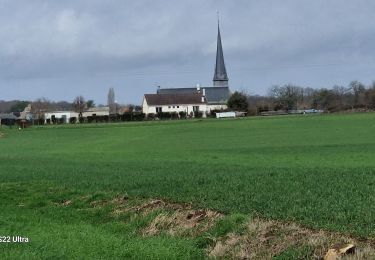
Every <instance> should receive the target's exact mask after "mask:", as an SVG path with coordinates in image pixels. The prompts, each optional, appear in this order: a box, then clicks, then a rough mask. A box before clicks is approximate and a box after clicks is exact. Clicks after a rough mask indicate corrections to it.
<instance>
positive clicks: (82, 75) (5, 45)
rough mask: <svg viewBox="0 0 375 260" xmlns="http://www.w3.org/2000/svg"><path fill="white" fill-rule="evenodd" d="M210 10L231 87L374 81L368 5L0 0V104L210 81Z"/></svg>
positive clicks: (123, 97)
mask: <svg viewBox="0 0 375 260" xmlns="http://www.w3.org/2000/svg"><path fill="white" fill-rule="evenodd" d="M216 10H220V17H221V28H222V37H223V45H224V55H225V58H226V64H227V67H228V68H227V69H228V74H229V77H230V85H231V86H232V88H234V89H236V88H247V89H249V91H250V92H256V93H265V92H266V89H267V88H268V87H269V86H270V85H271V84H275V83H280V84H282V83H288V82H295V83H301V84H307V85H310V86H319V87H320V86H327V87H329V86H330V85H332V84H334V83H339V84H341V83H343V84H344V83H345V82H346V83H348V81H350V80H352V79H359V80H363V81H364V82H367V83H368V82H370V81H371V80H372V78H371V77H372V75H371V73H370V71H371V70H372V71H373V69H374V64H373V60H374V56H375V53H374V49H373V48H372V46H374V44H375V34H374V28H375V20H374V19H373V18H372V16H373V13H374V11H375V2H374V1H371V0H358V1H349V0H348V1H339V0H330V1H324V0H316V1H307V0H302V1H301V0H286V1H278V0H264V1H255V0H253V1H245V0H239V1H224V0H221V1H214V0H208V1H198V0H191V1H163V0H162V1H151V0H149V1H145V0H144V1H122V0H110V1H99V0H90V1H88V0H81V1H72V0H71V1H43V0H34V1H26V0H25V1H18V0H13V1H11V0H9V1H8V0H0V24H1V25H2V26H1V27H0V70H1V73H0V99H12V98H24V99H34V98H37V97H39V96H47V97H49V98H52V99H65V98H66V99H71V98H72V97H74V95H77V94H80V93H86V94H87V95H93V96H92V97H91V98H94V99H96V100H97V101H98V102H105V94H106V91H107V88H108V87H109V86H110V85H115V86H114V87H115V91H116V94H117V95H118V96H119V97H118V99H119V100H120V101H121V102H123V103H126V102H139V100H140V99H141V97H142V94H143V93H145V92H150V91H154V88H155V85H156V84H161V85H165V86H169V87H171V86H191V85H195V84H196V83H198V82H200V83H202V84H206V85H208V84H211V80H212V73H213V65H214V55H215V40H216V13H215V12H216ZM361 63H362V64H361ZM330 64H331V65H332V64H338V65H337V66H329V65H330ZM358 64H361V66H359V65H358ZM363 64H365V65H366V66H364V65H363ZM309 65H322V67H324V66H325V65H327V66H326V67H324V70H323V69H314V68H311V67H309ZM288 66H290V67H292V68H296V70H293V69H282V68H283V67H288ZM351 66H352V67H351ZM263 68H264V69H263ZM359 68H361V69H359ZM340 71H341V72H340ZM374 79H375V77H374ZM10 88H12V89H10ZM61 88H63V89H64V91H61ZM103 93H104V94H103ZM64 95H65V96H64Z"/></svg>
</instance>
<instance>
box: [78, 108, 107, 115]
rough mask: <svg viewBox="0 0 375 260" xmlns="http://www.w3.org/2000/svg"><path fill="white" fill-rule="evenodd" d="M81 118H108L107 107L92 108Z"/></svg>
mask: <svg viewBox="0 0 375 260" xmlns="http://www.w3.org/2000/svg"><path fill="white" fill-rule="evenodd" d="M82 116H83V117H89V116H109V107H92V108H89V109H87V110H85V111H84V112H83V113H82Z"/></svg>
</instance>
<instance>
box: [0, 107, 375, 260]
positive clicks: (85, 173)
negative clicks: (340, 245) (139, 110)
mask: <svg viewBox="0 0 375 260" xmlns="http://www.w3.org/2000/svg"><path fill="white" fill-rule="evenodd" d="M0 132H2V133H3V135H2V136H1V137H0V182H1V183H0V236H13V235H19V236H23V237H28V238H29V240H30V241H29V242H28V243H0V254H2V255H3V256H4V257H2V258H10V259H12V258H21V257H24V258H48V257H50V258H54V259H55V258H59V259H71V258H80V259H81V258H91V259H94V258H142V259H144V258H161V259H167V258H169V259H176V258H205V257H207V248H209V247H210V246H212V244H213V243H214V242H215V239H212V237H216V238H219V237H223V236H225V235H226V234H228V233H230V232H239V233H241V227H243V225H244V221H245V220H244V219H246V218H253V219H255V218H261V219H263V220H265V221H266V220H276V221H280V222H282V223H297V224H298V225H300V226H301V227H305V228H308V229H309V230H320V229H322V230H324V231H325V232H333V233H338V234H343V235H345V236H348V237H352V238H355V239H358V240H360V241H365V240H366V241H370V242H371V243H373V242H374V241H375V114H354V115H322V116H319V115H318V116H285V117H282V116H281V117H269V118H244V119H235V120H216V119H215V120H212V119H209V120H187V121H185V120H181V121H163V122H141V123H125V124H108V125H107V124H98V125H95V124H91V125H82V126H79V125H74V126H68V125H66V126H55V127H54V126H48V127H47V126H43V127H32V128H28V129H24V130H20V131H19V130H17V129H8V128H5V127H3V128H0ZM119 196H120V197H121V198H123V200H126V202H121V203H122V204H127V206H126V207H128V209H129V208H130V209H131V208H132V206H134V207H137V205H142V203H144V202H145V201H148V200H149V199H162V200H164V201H168V202H169V203H176V204H177V203H179V204H181V205H184V203H190V204H189V205H190V206H191V207H193V208H197V209H210V210H213V211H215V212H219V213H220V214H221V215H223V216H224V217H222V218H221V219H220V220H219V221H216V222H215V224H213V225H212V227H210V228H209V229H207V230H204V231H202V232H200V233H199V234H198V235H194V236H192V235H187V234H181V235H178V236H177V235H176V236H173V235H170V234H169V233H167V232H159V233H157V234H155V235H145V232H144V230H145V228H147V227H148V226H149V225H150V223H151V222H152V221H153V219H155V217H156V216H157V214H160V212H164V214H166V215H168V214H172V213H171V212H170V209H162V208H159V209H157V210H154V211H152V212H151V213H150V214H138V213H134V212H133V213H131V212H132V211H131V210H123V211H122V213H121V214H120V213H119V214H114V213H113V212H114V210H115V209H118V207H120V206H119V203H113V201H114V200H113V199H114V198H119ZM124 198H125V199H124ZM105 202H107V203H105ZM121 203H120V204H121ZM98 205H100V206H98ZM121 207H124V206H121ZM121 207H120V208H121ZM134 207H133V209H134ZM116 212H120V211H116ZM136 212H137V211H136ZM142 232H143V233H142ZM210 238H211V239H210ZM0 239H1V238H0ZM294 249H295V248H294V247H291V248H288V249H287V250H285V251H283V252H279V253H280V254H279V256H280V258H281V259H290V258H293V257H294V258H298V257H301V255H300V254H302V255H303V256H305V257H308V256H311V252H312V251H311V250H313V249H309V248H307V249H306V248H304V247H300V248H297V249H296V250H294ZM283 257H284V258H283Z"/></svg>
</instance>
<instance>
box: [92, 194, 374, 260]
mask: <svg viewBox="0 0 375 260" xmlns="http://www.w3.org/2000/svg"><path fill="white" fill-rule="evenodd" d="M107 203H110V204H113V205H115V209H114V211H113V212H112V214H114V215H120V214H122V213H124V212H127V213H129V212H133V213H134V214H142V215H145V216H146V215H149V214H155V217H154V218H153V220H152V221H151V222H150V223H149V224H148V225H147V226H146V227H145V228H144V229H143V230H141V231H140V233H141V235H143V236H155V235H158V234H161V233H163V234H167V235H170V236H178V237H191V238H194V237H197V236H202V235H203V236H204V235H206V236H208V237H210V239H211V241H212V243H210V245H209V246H208V247H207V248H206V252H207V256H208V257H212V258H232V259H271V258H272V257H274V256H277V255H280V254H281V253H283V252H284V251H286V250H290V249H301V248H308V249H309V250H310V251H311V252H312V253H311V255H310V258H311V259H327V260H333V259H375V239H358V238H355V237H351V236H349V235H345V234H340V233H336V232H329V231H324V230H314V229H309V228H306V227H303V226H301V225H298V224H296V223H291V222H282V221H275V220H266V219H262V218H259V217H255V218H251V217H248V219H247V221H245V223H242V226H241V228H240V232H229V233H227V234H225V235H224V236H219V237H214V236H212V235H210V230H211V229H214V228H215V225H216V224H217V223H218V221H219V220H220V219H223V218H225V215H224V214H222V213H220V212H216V211H213V210H209V209H194V208H193V207H192V205H190V204H178V203H170V202H167V201H164V200H159V199H156V200H155V199H154V200H147V201H145V202H143V203H141V204H137V205H131V206H129V205H127V197H117V198H114V199H112V200H111V201H105V202H103V201H96V202H92V205H96V206H98V205H99V206H100V205H104V204H107ZM349 244H352V245H354V249H353V248H352V249H350V250H349V251H348V252H346V253H343V254H341V255H340V249H341V248H343V247H345V246H347V245H349ZM330 249H331V251H330V252H331V253H333V254H331V255H330V254H327V252H329V250H330Z"/></svg>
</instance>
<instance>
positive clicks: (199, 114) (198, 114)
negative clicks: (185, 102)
mask: <svg viewBox="0 0 375 260" xmlns="http://www.w3.org/2000/svg"><path fill="white" fill-rule="evenodd" d="M202 116H203V112H202V111H194V117H195V118H202Z"/></svg>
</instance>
